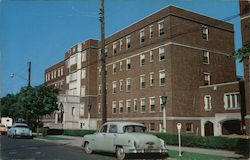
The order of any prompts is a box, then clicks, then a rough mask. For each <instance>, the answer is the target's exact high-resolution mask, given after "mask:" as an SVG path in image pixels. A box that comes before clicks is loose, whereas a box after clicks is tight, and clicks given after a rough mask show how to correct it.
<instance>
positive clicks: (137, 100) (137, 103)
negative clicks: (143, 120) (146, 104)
mask: <svg viewBox="0 0 250 160" xmlns="http://www.w3.org/2000/svg"><path fill="white" fill-rule="evenodd" d="M135 101H136V102H137V110H135ZM133 107H134V112H138V107H139V103H138V99H134V103H133Z"/></svg>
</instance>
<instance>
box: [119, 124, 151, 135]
mask: <svg viewBox="0 0 250 160" xmlns="http://www.w3.org/2000/svg"><path fill="white" fill-rule="evenodd" d="M123 131H124V132H127V133H132V132H136V133H143V132H145V131H146V127H144V126H138V125H128V126H124V128H123Z"/></svg>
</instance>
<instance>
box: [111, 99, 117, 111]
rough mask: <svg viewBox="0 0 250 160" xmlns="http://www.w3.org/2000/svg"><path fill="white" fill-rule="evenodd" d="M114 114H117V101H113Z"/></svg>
mask: <svg viewBox="0 0 250 160" xmlns="http://www.w3.org/2000/svg"><path fill="white" fill-rule="evenodd" d="M114 108H115V109H116V113H114ZM112 114H117V103H116V101H112Z"/></svg>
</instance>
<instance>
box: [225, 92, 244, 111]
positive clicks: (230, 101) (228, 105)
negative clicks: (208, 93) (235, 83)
mask: <svg viewBox="0 0 250 160" xmlns="http://www.w3.org/2000/svg"><path fill="white" fill-rule="evenodd" d="M224 107H225V109H227V110H229V109H240V94H239V93H226V94H224Z"/></svg>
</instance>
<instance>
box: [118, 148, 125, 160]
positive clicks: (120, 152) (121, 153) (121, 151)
mask: <svg viewBox="0 0 250 160" xmlns="http://www.w3.org/2000/svg"><path fill="white" fill-rule="evenodd" d="M125 156H126V153H125V152H124V149H123V148H122V147H117V148H116V157H117V159H118V160H123V159H124V158H125Z"/></svg>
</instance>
